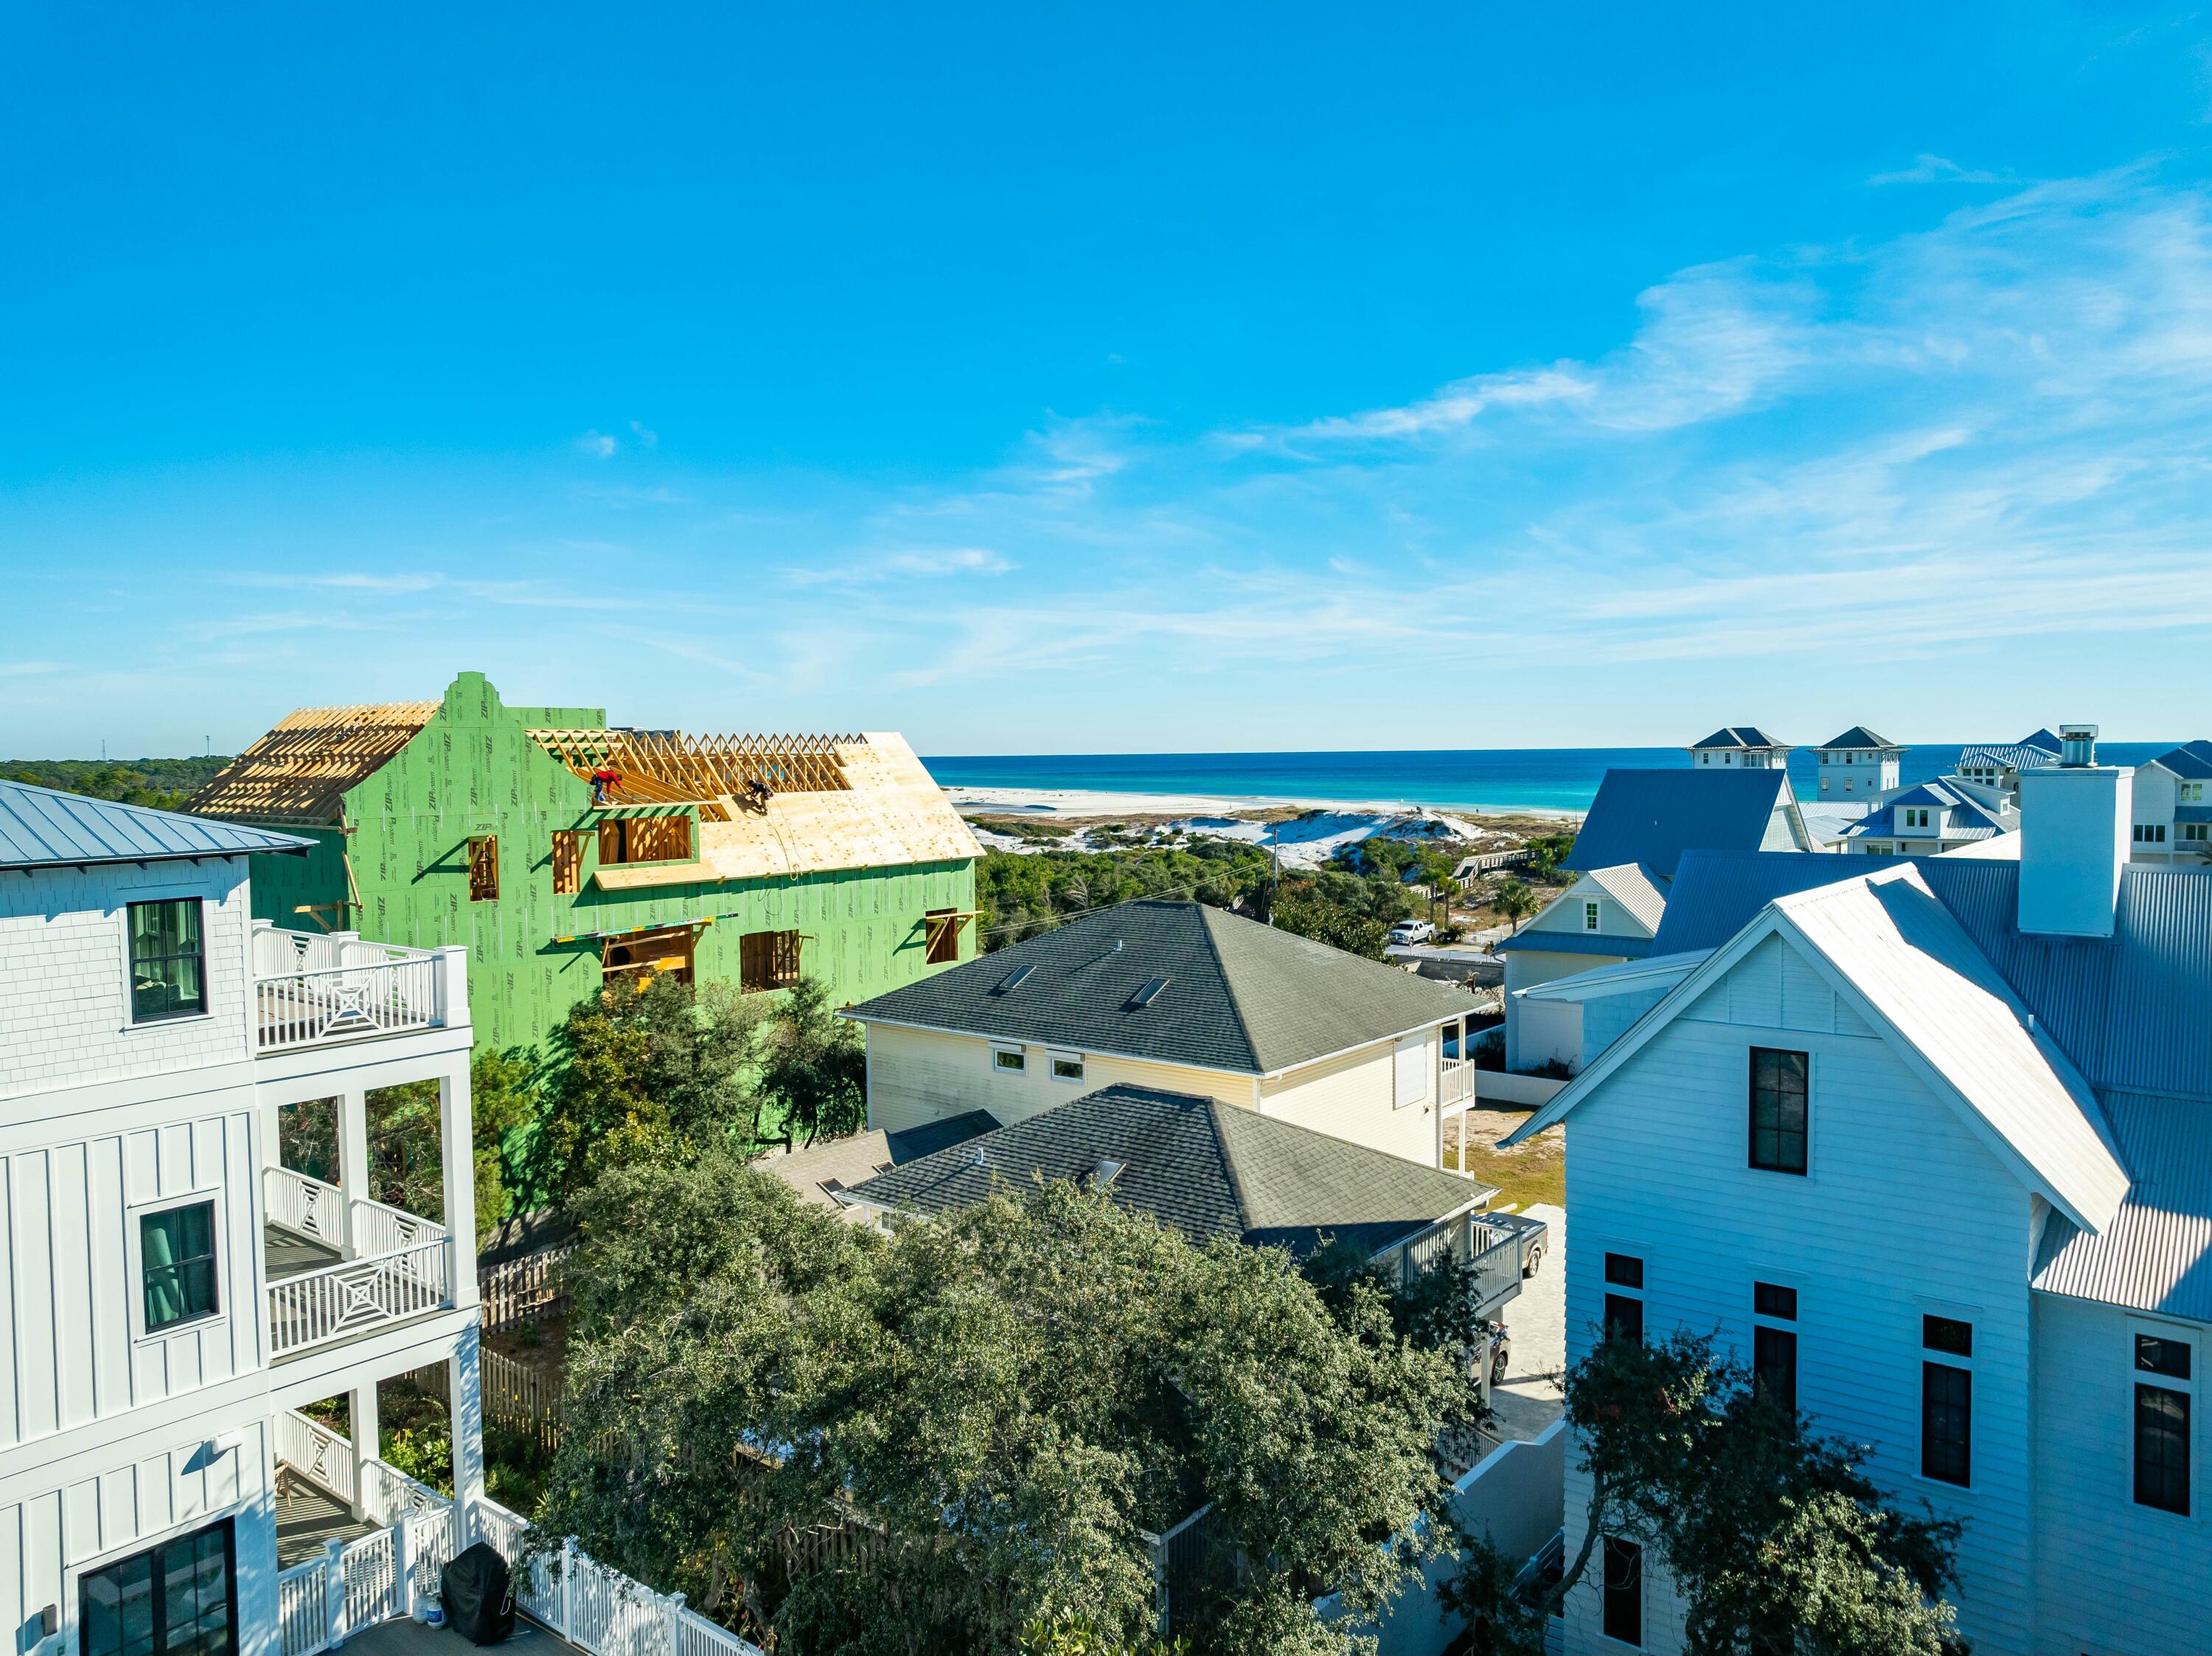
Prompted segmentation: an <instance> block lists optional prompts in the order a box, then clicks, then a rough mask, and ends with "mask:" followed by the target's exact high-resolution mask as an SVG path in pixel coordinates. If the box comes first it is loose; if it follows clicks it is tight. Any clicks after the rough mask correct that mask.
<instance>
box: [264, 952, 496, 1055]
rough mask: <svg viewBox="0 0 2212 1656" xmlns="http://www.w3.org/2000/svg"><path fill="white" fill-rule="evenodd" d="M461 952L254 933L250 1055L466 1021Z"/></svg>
mask: <svg viewBox="0 0 2212 1656" xmlns="http://www.w3.org/2000/svg"><path fill="white" fill-rule="evenodd" d="M466 958H467V957H466V951H465V950H462V949H404V948H402V947H400V946H399V945H398V944H397V943H369V942H367V941H365V940H363V939H362V937H360V936H359V935H358V934H356V933H354V932H350V931H332V932H323V933H316V932H310V931H282V930H280V929H278V928H277V927H276V926H274V925H270V924H268V923H267V922H266V921H256V922H255V923H254V927H253V1015H254V1046H255V1050H256V1051H258V1052H263V1053H271V1052H295V1051H298V1050H299V1049H301V1048H303V1047H314V1046H330V1045H331V1044H333V1043H336V1042H340V1041H355V1040H372V1039H374V1038H376V1037H379V1036H383V1035H397V1034H409V1033H411V1032H413V1031H416V1030H423V1029H441V1028H446V1027H447V1026H448V1025H449V1024H465V1023H466V1022H468V985H467V976H466V972H467V967H466Z"/></svg>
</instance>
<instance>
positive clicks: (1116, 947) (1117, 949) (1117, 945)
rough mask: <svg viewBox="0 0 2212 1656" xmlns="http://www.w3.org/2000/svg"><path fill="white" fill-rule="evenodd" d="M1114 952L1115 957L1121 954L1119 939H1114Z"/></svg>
mask: <svg viewBox="0 0 2212 1656" xmlns="http://www.w3.org/2000/svg"><path fill="white" fill-rule="evenodd" d="M1114 952H1115V954H1117V955H1118V954H1120V953H1121V939H1120V938H1119V937H1116V938H1115V939H1114Z"/></svg>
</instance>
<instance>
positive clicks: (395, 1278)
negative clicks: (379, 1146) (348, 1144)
mask: <svg viewBox="0 0 2212 1656" xmlns="http://www.w3.org/2000/svg"><path fill="white" fill-rule="evenodd" d="M261 1189H262V1200H263V1203H264V1209H265V1211H266V1214H267V1216H268V1222H269V1223H270V1225H271V1226H272V1227H275V1228H276V1229H278V1230H283V1231H289V1232H290V1233H291V1234H292V1235H293V1236H294V1237H299V1238H304V1239H306V1240H305V1243H304V1245H301V1244H295V1243H292V1242H289V1241H288V1240H286V1239H284V1238H282V1237H279V1236H276V1234H274V1233H273V1232H272V1234H271V1235H270V1248H271V1250H272V1253H274V1252H276V1251H277V1250H279V1249H280V1248H282V1249H285V1250H289V1251H290V1252H291V1253H294V1255H295V1259H294V1261H293V1263H297V1259H296V1256H297V1255H298V1254H300V1253H306V1254H307V1256H308V1257H309V1258H310V1259H313V1256H314V1255H315V1254H316V1253H325V1254H329V1253H338V1252H343V1251H347V1250H350V1252H351V1253H352V1255H353V1257H352V1258H350V1259H336V1258H332V1259H330V1261H329V1263H328V1264H325V1265H313V1264H310V1265H308V1267H307V1269H305V1270H296V1271H290V1272H289V1274H287V1275H284V1276H274V1275H273V1274H272V1277H271V1279H270V1282H269V1284H268V1286H267V1287H266V1288H265V1289H264V1290H263V1295H264V1299H265V1301H266V1303H267V1307H268V1317H269V1355H270V1357H272V1358H276V1357H286V1356H292V1355H293V1354H294V1353H295V1352H300V1351H307V1350H313V1348H315V1347H316V1346H319V1345H327V1344H330V1343H331V1341H333V1340H340V1339H346V1338H351V1337H352V1336H354V1335H356V1334H362V1333H366V1332H368V1331H370V1330H371V1329H374V1328H379V1327H381V1326H382V1325H385V1324H386V1323H392V1322H397V1321H398V1320H399V1319H402V1318H404V1317H413V1316H417V1315H420V1314H421V1313H423V1312H425V1311H437V1310H441V1309H443V1308H444V1307H447V1306H449V1305H451V1304H452V1303H453V1240H452V1238H451V1237H450V1236H449V1235H448V1234H447V1230H446V1228H445V1227H444V1226H443V1225H441V1224H439V1223H437V1222H435V1221H434V1220H429V1219H425V1218H423V1217H422V1216H420V1215H418V1214H413V1213H407V1212H404V1211H402V1210H400V1209H398V1208H395V1207H387V1206H386V1204H384V1203H382V1202H372V1201H368V1200H367V1199H359V1200H356V1201H355V1202H354V1203H353V1204H352V1210H351V1212H350V1213H349V1212H348V1211H347V1208H346V1201H345V1196H344V1193H343V1192H341V1191H340V1190H339V1189H338V1188H337V1186H334V1185H326V1184H325V1183H323V1182H322V1180H319V1179H310V1178H309V1177H308V1176H307V1174H304V1173H295V1172H294V1171H293V1170H292V1169H291V1168H264V1170H263V1174H262V1180H261ZM275 1268H276V1267H275V1266H274V1265H272V1271H273V1270H274V1269H275Z"/></svg>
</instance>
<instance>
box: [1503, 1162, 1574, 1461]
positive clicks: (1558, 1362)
mask: <svg viewBox="0 0 2212 1656" xmlns="http://www.w3.org/2000/svg"><path fill="white" fill-rule="evenodd" d="M1522 1211H1524V1212H1526V1213H1529V1214H1532V1215H1534V1216H1535V1217H1536V1218H1539V1219H1541V1220H1542V1221H1543V1222H1544V1223H1545V1225H1546V1226H1547V1228H1549V1230H1550V1233H1551V1234H1550V1235H1549V1237H1548V1238H1547V1240H1546V1242H1545V1252H1544V1261H1543V1263H1542V1264H1541V1265H1539V1266H1538V1267H1537V1268H1536V1274H1535V1275H1534V1277H1529V1278H1528V1280H1527V1281H1525V1282H1523V1283H1522V1284H1521V1292H1520V1293H1519V1294H1518V1295H1516V1296H1515V1297H1514V1298H1512V1299H1510V1300H1508V1301H1506V1302H1505V1309H1504V1313H1503V1317H1504V1324H1505V1326H1506V1329H1507V1331H1509V1332H1510V1334H1511V1335H1512V1337H1513V1356H1511V1358H1510V1359H1509V1360H1508V1362H1507V1366H1506V1370H1505V1380H1504V1384H1503V1385H1501V1386H1495V1387H1493V1388H1492V1391H1491V1394H1490V1404H1491V1407H1492V1410H1494V1411H1495V1415H1496V1417H1495V1418H1494V1419H1493V1420H1492V1422H1491V1423H1490V1430H1491V1432H1492V1435H1495V1436H1498V1437H1500V1438H1524V1439H1525V1438H1534V1437H1535V1436H1537V1435H1539V1434H1541V1432H1542V1431H1543V1429H1545V1428H1546V1427H1547V1426H1549V1425H1550V1424H1551V1423H1552V1422H1553V1421H1555V1420H1557V1419H1558V1418H1559V1411H1560V1400H1559V1375H1560V1374H1561V1372H1562V1371H1563V1370H1564V1369H1565V1368H1566V1366H1567V1292H1566V1285H1567V1210H1565V1208H1562V1207H1558V1206H1555V1205H1554V1204H1552V1203H1549V1202H1537V1203H1534V1204H1531V1205H1530V1206H1528V1207H1527V1208H1525V1209H1523V1210H1522Z"/></svg>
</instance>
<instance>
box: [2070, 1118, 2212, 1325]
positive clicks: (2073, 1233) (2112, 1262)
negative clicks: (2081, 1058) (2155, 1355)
mask: <svg viewBox="0 0 2212 1656" xmlns="http://www.w3.org/2000/svg"><path fill="white" fill-rule="evenodd" d="M2103 1103H2104V1107H2105V1119H2106V1124H2107V1125H2109V1126H2110V1127H2111V1129H2112V1138H2113V1141H2114V1143H2116V1144H2117V1145H2118V1149H2119V1152H2120V1158H2121V1160H2122V1162H2124V1164H2125V1166H2126V1168H2127V1170H2128V1177H2129V1179H2130V1180H2131V1181H2132V1185H2133V1187H2132V1188H2131V1189H2130V1191H2129V1192H2128V1199H2127V1200H2126V1201H2124V1202H2123V1203H2121V1204H2120V1211H2119V1214H2118V1217H2117V1218H2116V1219H2115V1220H2114V1221H2113V1222H2112V1225H2111V1226H2109V1227H2108V1228H2106V1231H2105V1232H2104V1234H2102V1235H2098V1236H2092V1235H2090V1234H2088V1233H2087V1232H2086V1231H2083V1230H2081V1229H2078V1228H2075V1226H2074V1225H2073V1224H2071V1223H2069V1222H2068V1221H2066V1220H2065V1219H2063V1218H2061V1217H2059V1216H2057V1215H2055V1214H2054V1215H2053V1216H2051V1223H2050V1224H2049V1225H2048V1226H2047V1227H2046V1228H2045V1231H2044V1234H2043V1247H2042V1249H2041V1251H2040V1252H2039V1253H2038V1255H2037V1258H2036V1267H2035V1285H2036V1286H2037V1287H2038V1288H2039V1289H2044V1290H2045V1292H2047V1293H2052V1294H2070V1295H2074V1296H2075V1297H2076V1298H2077V1299H2085V1300H2101V1301H2106V1303H2108V1304H2112V1305H2124V1306H2132V1307H2135V1308H2136V1310H2138V1311H2155V1312H2162V1313H2165V1314H2166V1315H2167V1316H2169V1317H2187V1318H2189V1319H2191V1320H2192V1321H2195V1322H2212V1269H2208V1268H2207V1262H2208V1260H2212V1110H2208V1109H2206V1108H2205V1107H2204V1104H2203V1101H2201V1100H2198V1099H2184V1098H2169V1097H2166V1096H2163V1095H2159V1094H2155V1093H2133V1092H2112V1093H2108V1094H2106V1095H2105V1097H2104V1100H2103Z"/></svg>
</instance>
